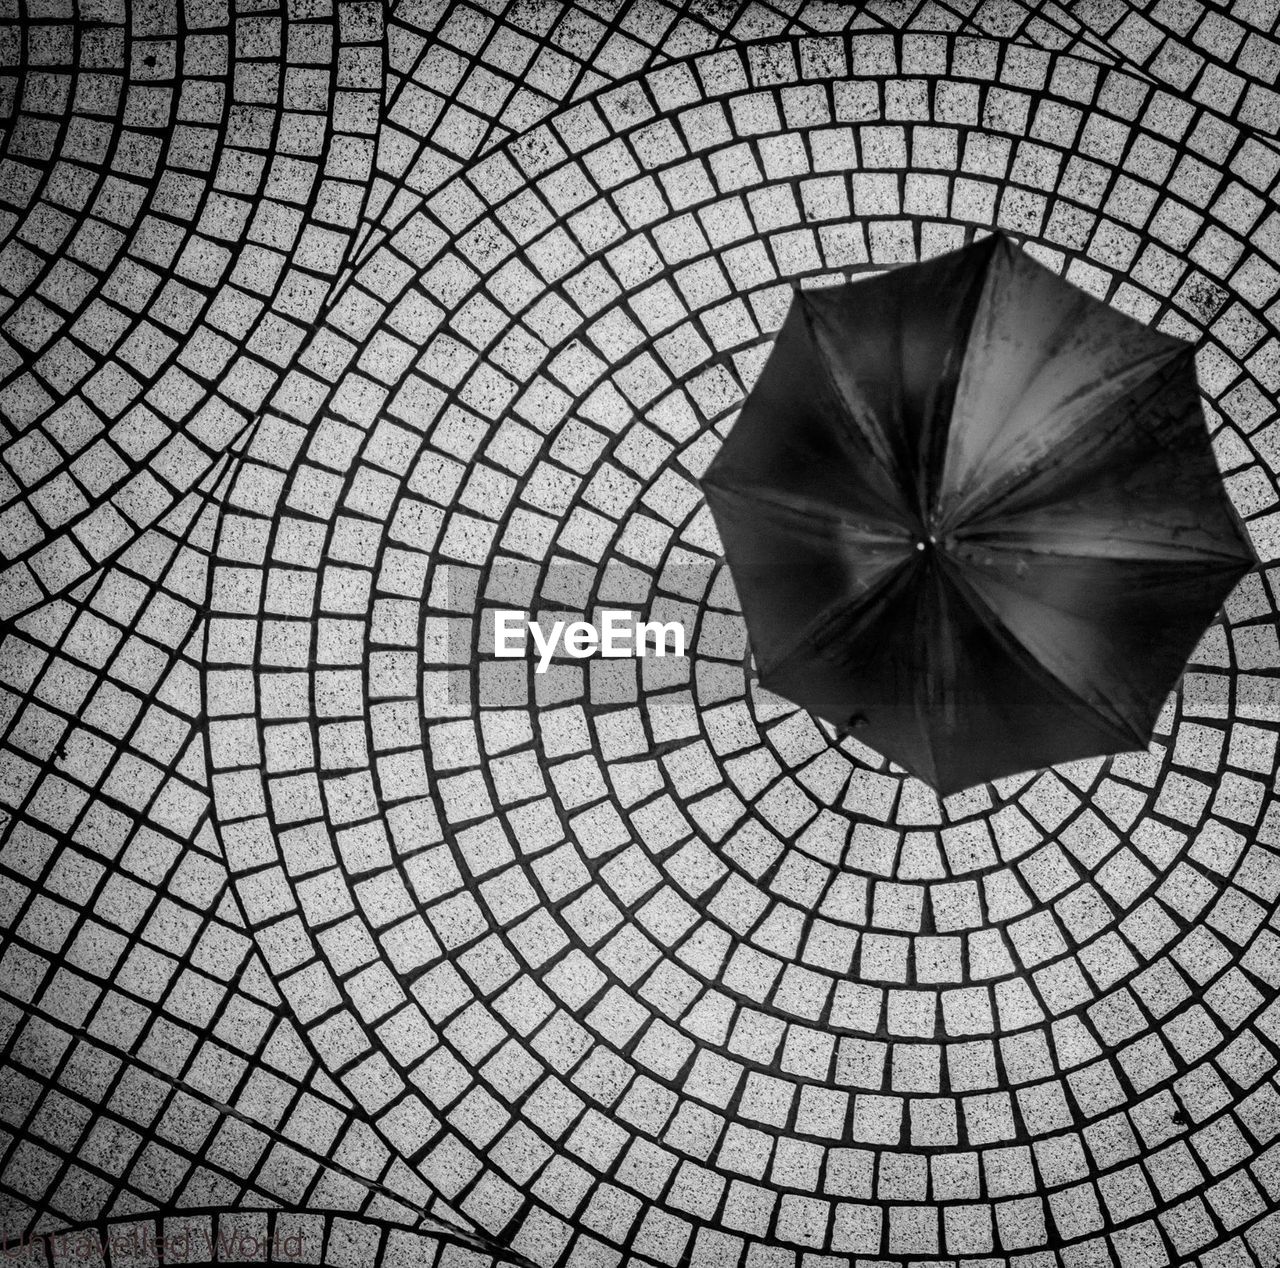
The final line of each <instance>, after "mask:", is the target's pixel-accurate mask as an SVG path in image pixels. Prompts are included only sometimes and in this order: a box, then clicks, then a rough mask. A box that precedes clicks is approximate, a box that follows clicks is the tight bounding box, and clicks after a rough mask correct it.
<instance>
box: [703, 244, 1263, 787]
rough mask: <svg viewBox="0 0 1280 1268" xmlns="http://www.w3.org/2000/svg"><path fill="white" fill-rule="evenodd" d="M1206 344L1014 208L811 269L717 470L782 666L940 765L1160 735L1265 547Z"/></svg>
mask: <svg viewBox="0 0 1280 1268" xmlns="http://www.w3.org/2000/svg"><path fill="white" fill-rule="evenodd" d="M1193 351H1194V349H1193V347H1192V346H1191V345H1190V344H1187V343H1184V342H1183V341H1181V340H1179V339H1176V338H1173V337H1171V336H1169V335H1165V334H1160V333H1158V332H1156V331H1153V330H1150V329H1148V328H1146V327H1145V326H1143V325H1141V324H1140V323H1138V322H1136V321H1134V320H1133V319H1131V318H1129V317H1127V316H1125V315H1124V314H1122V313H1119V312H1117V311H1115V310H1114V309H1112V308H1110V307H1109V306H1108V305H1106V304H1104V303H1102V302H1101V301H1099V300H1097V299H1095V298H1093V297H1092V296H1090V295H1087V294H1085V293H1084V292H1083V291H1080V290H1078V289H1077V288H1075V287H1074V286H1072V285H1070V284H1069V283H1067V282H1066V281H1064V280H1063V279H1061V278H1060V277H1058V276H1057V274H1055V273H1053V272H1051V271H1050V270H1048V269H1046V268H1044V267H1043V266H1041V265H1040V264H1038V263H1036V262H1035V261H1034V260H1033V259H1031V257H1030V256H1028V255H1026V254H1025V253H1024V252H1022V251H1020V250H1018V249H1017V248H1016V247H1015V246H1014V245H1013V244H1012V243H1011V242H1009V240H1008V239H1006V238H1004V237H1003V236H1000V235H996V236H992V237H988V238H986V239H984V240H983V241H981V242H977V243H975V244H973V245H971V246H968V247H965V248H963V249H962V250H959V251H955V252H952V253H950V254H948V255H944V256H940V257H938V258H936V259H933V260H930V261H927V262H925V263H922V264H915V265H908V266H905V267H902V268H898V269H894V270H893V271H891V272H889V273H885V274H881V275H880V276H878V277H875V278H871V279H867V280H863V281H858V282H854V283H850V284H848V285H844V286H835V287H831V288H828V289H815V290H801V291H798V292H797V293H796V296H795V300H794V302H793V303H792V305H791V310H790V312H789V313H788V314H787V318H786V320H785V322H784V323H783V326H782V329H781V331H780V332H779V333H778V337H777V340H776V342H775V344H774V347H773V351H772V353H771V354H770V357H769V359H768V361H767V363H766V364H765V366H764V368H763V370H762V371H761V374H760V378H759V381H758V382H757V384H756V386H755V388H754V389H753V391H752V392H751V394H750V396H749V397H748V398H747V401H746V403H745V404H744V406H743V409H742V413H741V415H740V417H739V418H738V421H737V422H736V424H735V425H734V427H733V430H732V432H731V434H730V436H729V438H728V440H727V441H726V442H725V443H724V445H723V447H722V448H721V450H720V452H719V453H718V454H717V455H716V457H715V459H714V460H713V461H712V463H711V465H710V467H709V469H708V470H707V473H706V476H705V477H704V479H703V482H702V483H703V489H704V492H705V494H706V497H707V502H708V504H709V505H710V508H711V511H712V514H713V516H714V518H715V521H716V525H717V527H718V528H719V531H720V536H721V539H722V541H723V543H724V549H725V555H726V558H727V560H728V564H729V568H730V571H731V573H732V575H733V578H734V582H735V584H736V586H737V589H738V595H739V598H740V600H741V603H742V610H743V615H744V617H745V619H746V624H747V631H748V634H749V636H750V640H751V644H752V648H753V651H754V654H755V658H756V663H757V668H758V671H759V675H760V681H761V683H762V684H763V685H764V686H767V687H768V688H770V689H771V690H773V691H775V692H777V693H778V694H779V695H782V696H785V697H787V698H788V699H790V700H792V701H794V702H795V703H797V704H799V705H801V706H803V707H804V708H806V709H808V710H809V711H810V712H812V713H815V714H817V715H818V716H819V717H822V718H825V719H827V720H828V721H830V722H832V723H834V724H836V725H837V726H840V727H846V728H857V735H858V738H859V739H860V740H863V741H865V742H866V743H867V744H869V745H870V746H871V747H873V748H875V749H878V750H879V751H880V752H882V753H884V754H885V755H886V756H888V757H890V758H892V759H893V760H894V761H897V762H899V763H900V764H901V765H903V766H905V767H906V768H907V769H908V770H909V771H911V772H912V773H913V774H916V775H918V776H920V778H922V779H924V780H925V781H927V782H928V783H930V784H932V785H933V786H934V787H935V788H936V789H937V790H938V791H939V792H941V793H944V794H945V793H949V792H955V791H957V790H959V789H961V788H965V787H968V786H969V785H971V784H975V783H980V782H983V781H985V780H990V779H995V778H998V777H1000V776H1002V775H1009V774H1013V773H1015V772H1018V771H1023V770H1030V769H1033V768H1038V767H1043V766H1049V765H1052V764H1054V763H1057V762H1063V761H1070V760H1073V759H1076V758H1082V757H1092V756H1099V755H1102V754H1108V753H1117V752H1123V751H1126V750H1131V749H1135V748H1145V747H1146V745H1147V744H1148V742H1149V740H1150V738H1151V731H1152V728H1153V726H1154V724H1155V720H1156V718H1157V716H1158V715H1159V712H1160V709H1161V706H1162V705H1163V703H1164V700H1165V698H1166V696H1167V695H1168V693H1169V691H1170V690H1171V689H1172V688H1173V686H1174V685H1175V684H1176V682H1177V680H1178V677H1179V675H1180V674H1181V672H1182V669H1183V666H1184V664H1185V663H1186V659H1187V657H1188V655H1189V654H1190V652H1191V650H1192V649H1193V648H1194V646H1195V644H1196V642H1197V640H1198V639H1199V637H1200V636H1201V634H1202V633H1203V631H1204V628H1205V626H1206V625H1207V623H1208V622H1209V621H1210V620H1211V619H1212V618H1213V616H1214V614H1215V612H1216V611H1217V609H1218V607H1219V606H1220V604H1221V603H1222V601H1223V599H1224V598H1225V597H1226V595H1227V594H1228V593H1229V591H1230V590H1231V588H1232V586H1233V585H1234V584H1235V583H1236V581H1238V580H1239V578H1240V577H1241V576H1242V575H1243V574H1244V573H1245V572H1246V571H1248V569H1249V568H1250V567H1251V566H1252V565H1253V562H1254V557H1253V554H1252V551H1251V550H1250V548H1249V546H1248V544H1247V539H1246V538H1245V536H1244V534H1243V532H1242V530H1241V528H1240V527H1239V525H1238V523H1237V521H1236V518H1235V515H1234V512H1233V511H1232V509H1231V506H1230V504H1229V502H1228V500H1227V497H1226V494H1225V491H1224V490H1223V487H1222V482H1221V477H1220V475H1219V472H1218V468H1217V465H1216V463H1215V461H1214V457H1213V453H1212V450H1211V448H1210V446H1209V439H1208V435H1207V432H1206V428H1205V425H1204V420H1203V418H1202V415H1201V412H1200V404H1199V395H1198V392H1197V388H1196V379H1195V370H1194V367H1193V364H1192V356H1193Z"/></svg>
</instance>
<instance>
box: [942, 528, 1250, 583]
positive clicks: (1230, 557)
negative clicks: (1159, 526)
mask: <svg viewBox="0 0 1280 1268" xmlns="http://www.w3.org/2000/svg"><path fill="white" fill-rule="evenodd" d="M974 527H975V526H974V525H966V526H965V528H964V529H963V530H962V531H958V532H956V533H955V534H954V537H955V540H956V541H957V542H963V543H964V544H965V545H973V546H982V547H985V548H986V549H988V550H998V551H1016V552H1017V553H1018V554H1020V555H1034V556H1037V557H1040V558H1044V557H1049V558H1053V559H1081V560H1094V561H1096V560H1100V559H1112V560H1118V561H1122V562H1124V563H1135V564H1169V565H1175V566H1176V565H1183V566H1188V567H1190V566H1191V565H1193V564H1196V563H1198V564H1199V565H1200V566H1201V568H1203V570H1204V571H1206V572H1210V571H1219V570H1222V571H1228V570H1229V569H1230V568H1231V567H1233V566H1235V565H1237V564H1243V565H1244V566H1245V568H1246V569H1248V568H1251V567H1252V566H1253V564H1254V559H1253V557H1252V556H1251V555H1249V554H1248V553H1247V552H1246V551H1245V550H1244V549H1243V544H1242V543H1241V546H1242V549H1241V550H1240V552H1239V553H1235V554H1233V553H1231V552H1230V551H1228V550H1227V549H1226V548H1225V547H1224V548H1223V549H1221V550H1212V549H1209V548H1207V547H1204V546H1192V545H1184V544H1180V543H1172V542H1171V543H1169V545H1168V546H1167V547H1166V549H1165V551H1164V553H1163V554H1155V553H1151V554H1145V553H1144V554H1137V553H1134V554H1124V553H1120V552H1118V551H1112V550H1108V549H1106V547H1107V546H1110V545H1113V544H1114V545H1124V544H1126V539H1125V538H1124V537H1121V536H1118V535H1111V536H1108V537H1103V538H1098V539H1097V541H1098V544H1099V546H1100V549H1099V550H1097V551H1087V550H1071V549H1066V550H1059V549H1057V546H1056V544H1046V545H1037V544H1036V543H1035V541H1034V539H1033V538H1032V537H1031V535H1030V534H1026V533H1020V531H1019V530H1017V529H1009V530H1007V531H1006V532H1004V533H1002V532H1001V530H999V529H982V530H981V531H980V532H973V531H971V530H972V529H973V528H974ZM1002 536H1006V537H1008V538H1009V539H1010V540H1007V541H1000V540H998V539H999V538H1000V537H1002ZM1061 536H1062V534H1061V533H1059V538H1058V539H1059V540H1061ZM1077 536H1079V537H1080V538H1082V539H1083V540H1084V541H1085V542H1089V541H1090V540H1091V539H1090V538H1089V537H1088V536H1087V535H1086V534H1084V533H1077ZM992 538H996V539H997V540H994V541H993V540H992ZM1129 544H1131V545H1133V546H1136V547H1139V548H1144V549H1145V548H1150V549H1151V550H1152V551H1153V552H1154V551H1155V550H1156V549H1157V547H1158V543H1156V542H1149V541H1143V540H1141V539H1136V538H1135V539H1129Z"/></svg>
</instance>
